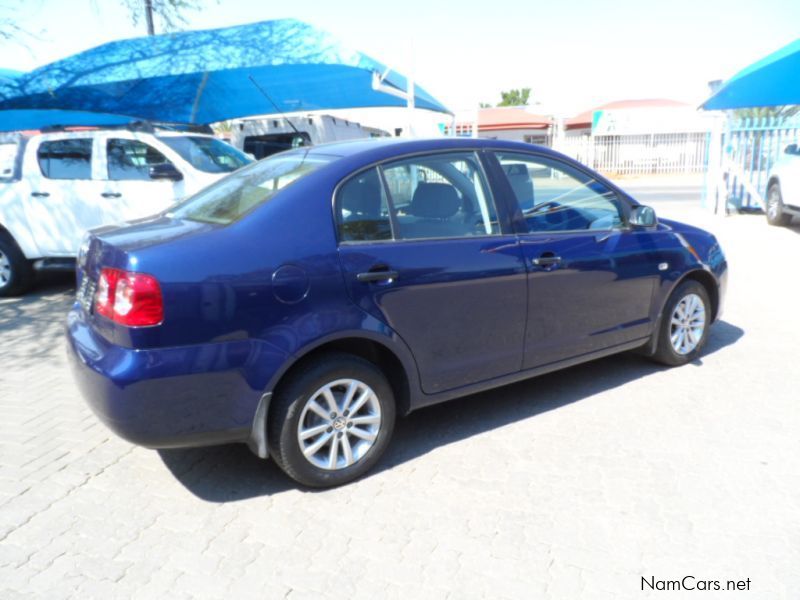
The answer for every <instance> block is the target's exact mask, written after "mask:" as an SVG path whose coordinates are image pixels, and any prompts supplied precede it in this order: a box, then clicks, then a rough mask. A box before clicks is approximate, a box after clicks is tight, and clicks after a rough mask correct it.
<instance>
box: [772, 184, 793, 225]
mask: <svg viewBox="0 0 800 600" xmlns="http://www.w3.org/2000/svg"><path fill="white" fill-rule="evenodd" d="M791 221H792V215H787V214H786V213H785V212H784V210H783V196H782V195H781V186H780V184H779V183H778V182H775V183H773V184H772V185H771V186H769V190H767V223H769V224H770V225H775V226H778V227H783V226H786V225H788V224H789V223H790V222H791Z"/></svg>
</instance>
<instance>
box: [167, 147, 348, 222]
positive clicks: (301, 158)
mask: <svg viewBox="0 0 800 600" xmlns="http://www.w3.org/2000/svg"><path fill="white" fill-rule="evenodd" d="M334 159H335V157H332V156H320V155H313V156H312V155H309V151H308V150H306V151H305V152H300V151H298V152H287V153H284V154H276V155H275V156H273V157H271V158H268V159H266V160H263V161H261V162H258V163H255V164H253V165H250V166H249V167H245V168H243V169H241V170H240V171H237V172H235V173H233V174H231V175H229V176H228V177H225V178H224V179H221V180H220V181H218V182H217V183H215V184H213V185H211V186H209V187H207V188H205V189H204V190H201V191H200V192H198V193H197V194H195V195H194V196H192V197H191V198H188V199H187V200H185V201H184V202H182V203H181V204H179V205H178V206H177V207H176V208H175V209H174V210H172V211H170V213H169V216H171V217H175V218H177V219H189V220H192V221H203V222H206V223H218V224H221V225H228V224H229V223H232V222H234V221H236V220H237V219H239V218H240V217H242V216H243V215H244V214H246V213H248V212H250V211H251V210H252V209H253V208H255V207H256V206H258V205H260V204H264V203H265V202H268V201H269V200H270V199H271V198H272V197H273V196H274V195H275V194H277V193H278V192H279V191H280V190H282V189H283V188H285V187H286V186H288V185H289V184H291V183H293V182H295V181H297V180H298V179H301V178H302V177H305V176H306V175H308V174H309V173H311V172H313V171H316V170H317V169H318V168H320V167H322V166H323V165H326V164H328V163H329V162H331V161H332V160H334Z"/></svg>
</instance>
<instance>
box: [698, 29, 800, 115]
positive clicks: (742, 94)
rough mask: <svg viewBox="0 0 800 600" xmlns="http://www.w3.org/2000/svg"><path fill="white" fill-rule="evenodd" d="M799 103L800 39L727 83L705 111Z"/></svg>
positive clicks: (743, 70)
mask: <svg viewBox="0 0 800 600" xmlns="http://www.w3.org/2000/svg"><path fill="white" fill-rule="evenodd" d="M787 104H800V39H798V40H795V41H794V42H792V43H791V44H789V45H787V46H784V47H783V48H781V49H780V50H778V51H777V52H773V53H772V54H770V55H769V56H767V57H765V58H762V59H761V60H759V61H757V62H754V63H753V64H752V65H750V66H749V67H747V68H745V69H742V70H741V71H739V72H738V73H737V74H736V75H734V76H733V77H731V78H730V79H729V80H728V81H726V82H725V83H724V84H723V85H722V87H721V88H720V89H719V90H718V91H717V92H716V93H715V94H714V95H713V96H711V98H709V99H708V100H706V101H705V102H704V103H703V105H702V108H704V109H706V110H727V109H733V108H751V107H757V106H784V105H787Z"/></svg>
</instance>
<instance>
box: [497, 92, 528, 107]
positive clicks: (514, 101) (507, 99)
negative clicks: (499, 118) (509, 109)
mask: <svg viewBox="0 0 800 600" xmlns="http://www.w3.org/2000/svg"><path fill="white" fill-rule="evenodd" d="M530 96H531V88H521V89H513V90H508V91H507V92H500V98H501V100H500V104H498V105H497V106H528V100H529V99H530Z"/></svg>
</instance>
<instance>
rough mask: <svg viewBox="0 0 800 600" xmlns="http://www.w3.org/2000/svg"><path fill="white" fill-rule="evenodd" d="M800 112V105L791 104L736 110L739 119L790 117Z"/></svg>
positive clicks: (781, 118) (779, 118)
mask: <svg viewBox="0 0 800 600" xmlns="http://www.w3.org/2000/svg"><path fill="white" fill-rule="evenodd" d="M798 113H800V105H797V104H794V105H789V106H761V107H756V108H738V109H736V110H735V111H734V114H735V115H736V118H737V119H762V118H775V119H778V120H783V119H788V118H789V117H792V116H794V115H796V114H798Z"/></svg>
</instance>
